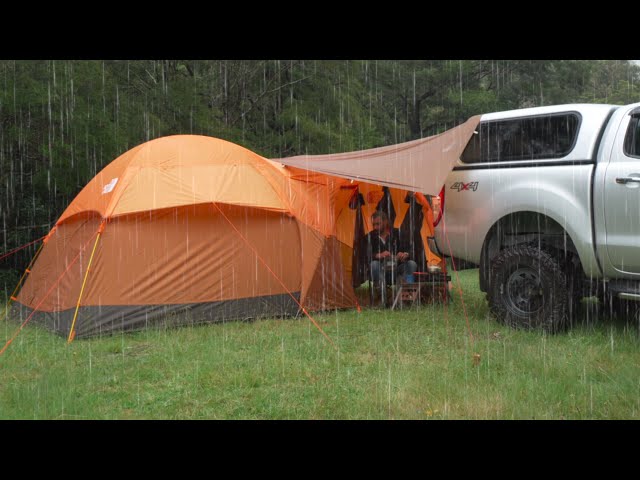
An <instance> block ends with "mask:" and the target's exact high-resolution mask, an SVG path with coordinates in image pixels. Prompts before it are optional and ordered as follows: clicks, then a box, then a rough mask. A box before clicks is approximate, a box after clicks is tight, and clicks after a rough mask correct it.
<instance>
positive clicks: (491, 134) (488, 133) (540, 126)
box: [460, 112, 580, 163]
mask: <svg viewBox="0 0 640 480" xmlns="http://www.w3.org/2000/svg"><path fill="white" fill-rule="evenodd" d="M579 125H580V115H579V114H578V113H574V112H572V113H561V114H553V115H540V116H536V117H525V118H514V119H509V120H497V121H491V122H483V123H481V124H480V127H479V130H478V134H477V135H474V136H473V137H472V138H471V140H470V141H469V143H468V144H467V147H466V148H465V150H464V152H462V156H461V157H460V159H461V160H462V161H463V162H465V163H481V162H507V161H511V160H539V159H544V158H562V157H564V156H566V155H568V154H569V153H570V152H571V150H573V147H574V145H575V143H576V138H577V136H578V126H579Z"/></svg>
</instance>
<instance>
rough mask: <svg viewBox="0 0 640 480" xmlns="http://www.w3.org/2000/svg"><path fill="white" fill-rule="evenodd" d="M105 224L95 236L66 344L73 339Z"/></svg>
mask: <svg viewBox="0 0 640 480" xmlns="http://www.w3.org/2000/svg"><path fill="white" fill-rule="evenodd" d="M104 225H105V222H104V221H102V223H101V224H100V228H99V229H98V235H97V236H96V241H95V243H94V244H93V250H92V251H91V256H90V257H89V264H88V265H87V271H86V272H85V273H84V280H82V288H80V295H78V303H77V304H76V311H75V312H74V313H73V320H72V322H71V329H70V330H69V338H68V339H67V343H71V342H73V339H74V338H75V336H76V335H75V333H76V332H75V326H76V319H77V318H78V310H79V309H80V301H81V300H82V294H83V293H84V287H85V285H86V284H87V278H88V277H89V270H91V262H93V256H94V255H95V253H96V247H97V246H98V242H99V241H100V236H101V235H102V232H103V231H104Z"/></svg>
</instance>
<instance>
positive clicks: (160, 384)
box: [0, 270, 640, 419]
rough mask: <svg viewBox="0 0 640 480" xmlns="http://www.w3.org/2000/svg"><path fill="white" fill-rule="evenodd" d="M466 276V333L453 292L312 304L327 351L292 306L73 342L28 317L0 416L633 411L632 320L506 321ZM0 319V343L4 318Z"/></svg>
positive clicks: (600, 414)
mask: <svg viewBox="0 0 640 480" xmlns="http://www.w3.org/2000/svg"><path fill="white" fill-rule="evenodd" d="M477 277H478V274H477V270H467V271H464V272H461V273H460V279H461V283H462V288H463V290H464V301H465V304H466V307H467V312H468V315H469V328H470V330H471V332H472V334H473V340H472V337H471V335H470V333H469V328H468V327H467V321H466V320H465V316H464V314H463V313H462V307H461V301H460V298H459V296H458V294H457V293H456V294H455V300H454V302H453V303H452V304H450V305H449V306H448V307H446V308H445V307H443V306H435V305H433V306H424V307H421V308H418V309H416V308H414V309H410V310H404V311H401V312H399V311H394V312H391V311H388V310H369V311H367V310H363V312H362V313H357V312H355V311H344V312H337V313H331V314H325V315H317V316H316V317H315V318H316V319H317V321H318V322H319V323H320V325H321V326H322V328H323V329H324V330H325V331H326V332H327V334H328V335H329V336H330V337H331V339H332V340H333V341H334V342H335V344H336V346H337V347H338V348H337V350H334V348H333V347H331V345H330V344H329V343H328V342H327V341H326V340H325V339H324V338H323V337H322V335H321V334H320V333H319V332H318V331H317V330H316V329H315V327H314V326H313V325H311V323H310V322H309V321H308V320H307V319H306V318H304V317H303V318H301V319H295V320H291V319H289V320H263V321H257V322H252V323H240V322H230V323H227V324H218V325H208V326H201V327H193V328H181V329H174V330H150V331H145V332H139V333H134V334H126V335H118V336H115V337H107V338H98V339H91V340H79V341H76V342H74V343H73V344H72V345H71V346H67V345H66V342H65V339H63V338H61V337H58V336H54V335H52V334H50V333H48V332H46V331H45V330H43V329H40V328H36V327H34V326H28V327H27V328H25V330H24V331H23V332H22V333H21V334H20V335H19V336H18V338H17V339H16V340H15V341H14V342H13V344H12V345H11V346H10V347H9V348H8V349H7V351H6V352H5V353H4V354H3V355H2V356H0V418H2V419H61V418H64V419H74V418H77V419H89V418H91V419H129V418H131V419H136V418H138V419H146V418H148V419H151V418H163V419H231V418H234V419H449V418H450V419H494V418H495V419H511V418H516V419H589V418H594V419H595V418H638V417H639V416H640V336H639V332H638V327H637V326H635V327H629V326H626V325H625V324H624V323H622V322H611V321H608V322H605V321H602V320H598V319H597V318H595V317H593V315H591V314H588V313H587V310H586V309H585V312H584V316H585V321H584V322H583V324H581V325H579V326H577V327H575V328H574V329H573V330H571V331H570V332H568V333H566V334H561V335H556V336H548V335H543V334H541V333H537V332H533V333H532V332H523V331H515V330H511V329H508V328H506V327H503V326H501V325H499V324H498V323H496V322H495V321H494V320H493V319H492V318H491V317H489V316H488V309H487V305H486V302H485V300H484V294H482V293H481V292H480V291H479V290H478V286H477ZM587 317H589V318H587ZM1 328H2V330H0V332H2V333H0V338H1V339H5V340H3V342H2V344H4V341H6V338H9V337H10V336H11V334H12V333H13V332H14V331H15V328H16V325H15V324H14V323H7V322H4V324H3V325H1ZM0 346H1V345H0ZM474 354H479V356H480V358H479V364H478V365H474V363H475V362H474ZM476 360H477V358H476Z"/></svg>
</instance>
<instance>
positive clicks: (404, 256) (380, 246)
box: [366, 211, 418, 286]
mask: <svg viewBox="0 0 640 480" xmlns="http://www.w3.org/2000/svg"><path fill="white" fill-rule="evenodd" d="M371 220H372V223H373V228H374V229H373V230H372V231H371V233H370V234H369V235H367V237H366V242H367V244H366V252H367V261H368V262H369V266H370V269H369V271H370V275H371V277H370V280H371V281H372V282H373V284H374V285H376V286H381V281H382V280H383V278H382V277H381V275H380V273H381V271H382V270H383V269H384V270H385V272H383V274H384V273H386V272H388V271H389V270H390V272H391V277H392V280H391V281H392V282H393V277H395V275H396V274H397V275H399V276H401V277H403V279H405V281H406V277H407V276H409V275H413V273H414V272H415V271H416V269H417V268H418V264H417V263H416V262H415V261H413V260H411V259H410V258H409V253H408V250H409V249H408V248H407V247H406V246H405V245H401V242H400V232H399V231H398V229H397V228H390V227H389V218H388V217H387V214H386V213H384V212H381V211H377V212H375V213H374V214H373V215H371Z"/></svg>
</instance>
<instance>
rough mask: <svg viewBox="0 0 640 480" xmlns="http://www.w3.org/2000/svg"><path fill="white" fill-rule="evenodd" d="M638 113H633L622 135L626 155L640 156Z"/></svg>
mask: <svg viewBox="0 0 640 480" xmlns="http://www.w3.org/2000/svg"><path fill="white" fill-rule="evenodd" d="M639 120H640V115H634V116H633V117H631V121H630V122H629V128H627V134H626V136H625V137H624V153H625V155H627V156H628V157H636V158H640V121H639Z"/></svg>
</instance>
